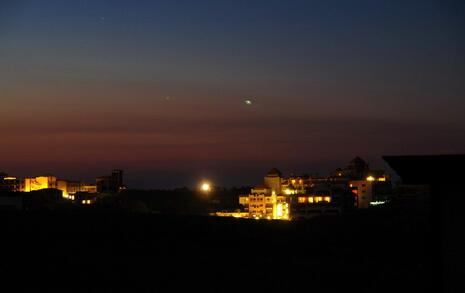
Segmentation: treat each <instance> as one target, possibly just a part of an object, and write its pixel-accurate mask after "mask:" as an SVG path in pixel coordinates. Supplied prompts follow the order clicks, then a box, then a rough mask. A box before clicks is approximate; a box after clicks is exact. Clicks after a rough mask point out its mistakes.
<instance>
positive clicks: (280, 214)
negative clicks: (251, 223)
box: [239, 169, 290, 219]
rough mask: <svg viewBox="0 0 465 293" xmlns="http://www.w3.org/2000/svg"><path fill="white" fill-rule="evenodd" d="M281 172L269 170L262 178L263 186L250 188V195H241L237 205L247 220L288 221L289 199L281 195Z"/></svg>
mask: <svg viewBox="0 0 465 293" xmlns="http://www.w3.org/2000/svg"><path fill="white" fill-rule="evenodd" d="M281 176H282V175H281V172H279V171H278V170H277V169H271V170H270V171H269V172H268V173H267V174H266V176H265V178H264V183H265V184H264V185H259V186H256V187H254V188H252V190H251V192H250V194H248V195H241V196H240V197H239V203H240V204H241V205H243V206H244V208H245V211H246V212H247V214H248V217H249V218H255V219H289V205H290V201H289V197H287V196H285V195H283V194H281V182H282V177H281Z"/></svg>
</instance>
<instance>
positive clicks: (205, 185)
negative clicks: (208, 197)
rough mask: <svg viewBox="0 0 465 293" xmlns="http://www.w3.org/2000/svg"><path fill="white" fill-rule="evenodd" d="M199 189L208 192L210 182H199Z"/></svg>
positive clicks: (210, 187) (210, 188)
mask: <svg viewBox="0 0 465 293" xmlns="http://www.w3.org/2000/svg"><path fill="white" fill-rule="evenodd" d="M200 190H201V191H202V192H204V193H209V192H210V191H211V190H212V186H211V184H210V182H207V181H204V182H202V183H201V184H200Z"/></svg>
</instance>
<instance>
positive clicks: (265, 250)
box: [0, 208, 437, 292]
mask: <svg viewBox="0 0 465 293" xmlns="http://www.w3.org/2000/svg"><path fill="white" fill-rule="evenodd" d="M429 219H430V218H429V214H428V211H427V210H426V209H409V208H384V209H379V210H375V211H366V212H360V213H354V214H352V215H346V216H343V217H329V218H318V219H313V220H308V221H299V222H280V221H279V222H275V221H255V220H239V219H227V218H213V217H211V218H210V217H196V216H162V215H137V214H116V213H108V212H107V213H95V212H80V213H58V212H57V213H47V214H45V213H23V214H11V213H10V214H0V221H1V231H2V240H1V241H2V252H1V254H2V260H1V263H0V265H1V277H2V279H3V280H2V283H1V284H2V285H1V286H7V285H11V284H13V285H14V286H15V287H17V288H20V287H24V286H29V287H35V288H40V287H64V288H68V290H66V291H69V289H73V288H74V289H86V288H93V289H96V288H103V289H105V290H104V292H105V291H111V290H112V289H122V288H133V289H125V291H128V292H134V291H138V289H149V291H157V289H162V288H163V289H165V290H164V291H169V292H173V291H175V290H176V289H180V288H184V289H185V288H186V287H187V289H188V291H198V290H201V291H200V292H205V291H207V292H208V291H239V292H250V291H253V292H262V291H273V292H276V291H281V292H290V291H299V292H312V291H313V292H315V291H319V292H327V291H336V290H337V291H338V292H392V291H393V290H395V291H400V292H404V291H410V292H426V291H432V290H433V289H432V288H434V287H432V286H434V285H436V284H437V283H436V281H437V280H436V279H435V277H437V276H435V274H436V273H435V270H434V261H435V259H434V258H435V256H434V254H435V252H436V247H434V245H432V243H433V242H434V239H433V238H432V236H431V235H430V233H429V230H430V223H429ZM432 240H433V242H431V241H432ZM189 289H190V290H189ZM2 291H3V290H2Z"/></svg>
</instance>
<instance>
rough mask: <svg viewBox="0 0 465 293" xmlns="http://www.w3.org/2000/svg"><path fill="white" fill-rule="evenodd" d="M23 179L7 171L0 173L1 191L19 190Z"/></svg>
mask: <svg viewBox="0 0 465 293" xmlns="http://www.w3.org/2000/svg"><path fill="white" fill-rule="evenodd" d="M20 185H21V181H20V180H19V179H18V178H16V177H12V176H8V174H6V173H0V191H2V190H3V191H12V192H17V191H19V190H20Z"/></svg>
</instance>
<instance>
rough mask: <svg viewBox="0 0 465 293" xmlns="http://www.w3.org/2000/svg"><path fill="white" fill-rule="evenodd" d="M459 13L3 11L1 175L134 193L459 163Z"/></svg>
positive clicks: (462, 105) (6, 6)
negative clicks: (100, 179)
mask: <svg viewBox="0 0 465 293" xmlns="http://www.w3.org/2000/svg"><path fill="white" fill-rule="evenodd" d="M464 79H465V2H464V1H445V0H441V1H426V0H418V1H406V0H402V1H375V0H370V1H327V0H322V1H290V0H286V1H284V0H283V1H273V0H271V1H270V0H267V1H265V0H263V1H251V0H247V1H238V0H234V1H219V0H218V1H192V0H189V1H129V0H128V1H115V0H112V1H110V0H108V1H98V0H88V1H83V0H57V1H50V0H40V1H39V0H30V1H22V0H14V1H13V0H12V1H8V0H7V1H5V0H0V133H1V138H0V171H1V170H3V171H6V172H8V173H10V174H12V175H18V176H32V175H40V174H42V173H48V172H51V173H53V174H56V175H58V176H59V177H64V178H68V179H92V178H93V177H95V176H98V175H104V174H106V173H109V172H110V171H111V169H112V168H123V169H125V170H126V179H127V180H126V181H127V184H128V185H129V186H130V187H141V188H149V187H175V186H186V185H187V186H191V185H192V184H194V182H197V181H198V180H199V179H202V178H211V179H213V180H214V182H215V183H217V184H219V185H224V186H232V185H246V184H253V183H260V181H261V177H262V176H263V173H265V172H266V171H267V170H268V169H270V168H271V167H277V168H279V169H281V170H282V171H283V172H284V173H285V174H289V173H290V172H295V173H301V172H307V173H315V172H319V173H320V174H325V173H326V172H328V171H330V170H332V169H334V168H336V167H339V166H341V165H345V164H346V163H347V162H348V161H349V160H350V159H352V158H353V157H354V156H356V155H359V156H361V157H363V158H365V159H366V160H367V161H369V162H370V163H371V165H372V166H373V167H385V164H384V163H383V161H382V159H381V156H382V155H393V154H455V153H464V152H465V117H464V116H465V80H464Z"/></svg>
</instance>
